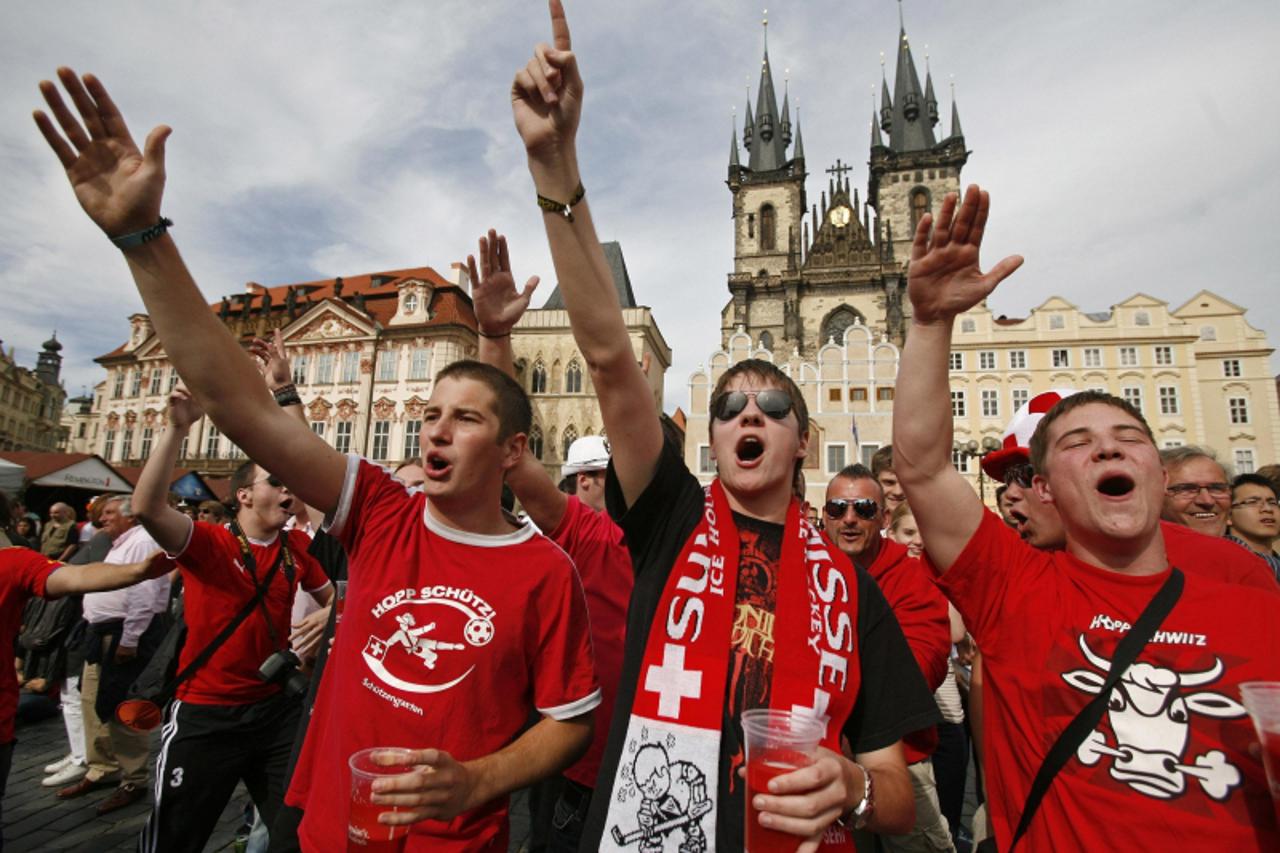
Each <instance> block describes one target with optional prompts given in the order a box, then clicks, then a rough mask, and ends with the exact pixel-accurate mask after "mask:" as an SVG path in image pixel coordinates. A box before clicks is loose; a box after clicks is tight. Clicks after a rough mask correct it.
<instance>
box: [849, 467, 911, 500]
mask: <svg viewBox="0 0 1280 853" xmlns="http://www.w3.org/2000/svg"><path fill="white" fill-rule="evenodd" d="M836 480H870V481H871V482H873V483H875V484H876V489H877V490H878V491H879V492H880V502H881V503H884V488H883V487H881V485H880V481H879V480H877V479H876V478H875V475H874V474H872V473H871V469H870V468H868V467H867V466H866V465H863V464H862V463H861V462H854V463H853V464H852V465H846V466H844V467H843V468H841V469H840V473H838V474H836V475H835V476H834V477H832V478H831V482H833V483H834V482H835V481H836ZM904 503H905V501H904ZM881 509H883V507H881Z"/></svg>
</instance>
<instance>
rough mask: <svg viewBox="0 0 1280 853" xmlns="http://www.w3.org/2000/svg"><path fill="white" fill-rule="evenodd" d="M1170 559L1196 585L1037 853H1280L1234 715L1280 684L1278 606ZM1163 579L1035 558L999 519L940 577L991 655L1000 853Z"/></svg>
mask: <svg viewBox="0 0 1280 853" xmlns="http://www.w3.org/2000/svg"><path fill="white" fill-rule="evenodd" d="M1227 544H1230V543H1227ZM1170 552H1171V553H1170V559H1171V560H1172V561H1173V563H1174V564H1175V565H1177V566H1178V567H1179V568H1181V569H1182V570H1183V572H1184V574H1185V575H1186V586H1185V588H1184V590H1183V593H1182V596H1181V597H1180V598H1179V600H1178V603H1177V604H1176V605H1175V606H1174V608H1173V611H1172V612H1171V613H1170V614H1169V616H1168V617H1167V618H1166V619H1165V620H1164V623H1163V624H1162V625H1161V627H1160V629H1159V631H1157V633H1156V636H1155V638H1154V639H1153V640H1152V642H1150V643H1148V644H1147V647H1146V648H1145V649H1144V650H1143V651H1142V653H1141V654H1140V655H1139V657H1138V662H1137V663H1135V664H1134V665H1133V666H1132V667H1130V669H1129V670H1128V672H1127V673H1126V675H1125V677H1124V680H1122V681H1121V682H1120V684H1119V685H1118V686H1117V688H1116V689H1115V690H1114V691H1113V692H1112V698H1111V708H1110V710H1109V711H1108V712H1107V715H1106V716H1104V717H1103V719H1102V722H1101V723H1100V724H1099V727H1098V729H1097V730H1095V732H1094V733H1093V734H1092V735H1090V737H1089V738H1088V739H1086V740H1085V742H1084V743H1083V744H1082V745H1081V747H1080V748H1079V749H1078V750H1077V751H1076V755H1075V757H1073V758H1072V759H1071V760H1070V761H1068V762H1067V764H1066V766H1065V767H1064V768H1063V769H1062V771H1061V772H1060V773H1059V774H1058V776H1057V777H1056V778H1055V779H1054V782H1053V785H1052V787H1050V789H1049V792H1048V794H1047V795H1046V796H1045V799H1044V801H1043V802H1042V803H1041V805H1040V810H1039V811H1038V812H1037V813H1036V815H1035V818H1034V819H1033V820H1032V822H1031V828H1030V830H1029V831H1028V833H1027V837H1026V838H1025V839H1024V842H1025V843H1024V844H1023V845H1022V846H1024V847H1025V848H1026V849H1028V850H1051V849H1063V850H1252V849H1266V850H1275V849H1280V832H1278V831H1277V828H1276V822H1275V811H1274V808H1273V806H1272V803H1271V799H1270V796H1269V795H1268V793H1267V784H1266V778H1265V776H1264V773H1263V769H1262V764H1261V762H1260V761H1259V760H1258V759H1256V758H1253V757H1251V756H1250V755H1249V751H1248V750H1249V746H1250V744H1251V743H1253V742H1255V741H1256V736H1255V734H1254V730H1253V726H1252V724H1251V723H1250V721H1249V718H1248V716H1247V715H1246V713H1245V711H1244V708H1243V707H1242V706H1241V705H1240V704H1239V698H1240V690H1239V685H1240V684H1241V682H1245V681H1276V680H1280V655H1277V654H1276V651H1275V650H1276V649H1277V648H1280V595H1272V594H1268V593H1260V592H1258V591H1256V590H1253V589H1249V588H1246V587H1244V586H1242V585H1240V584H1229V583H1223V582H1220V581H1217V580H1213V579H1211V578H1210V576H1209V575H1210V574H1214V573H1221V572H1224V571H1233V570H1231V569H1230V568H1229V567H1225V566H1203V565H1196V564H1194V563H1192V562H1187V561H1186V560H1185V559H1183V557H1184V556H1185V555H1178V554H1176V553H1174V549H1173V548H1170ZM1223 556H1224V559H1228V557H1227V555H1226V554H1225V553H1224V555H1223ZM1244 556H1245V557H1248V555H1247V554H1246V555H1244ZM1167 577H1168V573H1167V572H1161V573H1160V574H1157V575H1145V576H1132V575H1122V574H1119V573H1117V572H1112V571H1108V570H1106V569H1101V568H1097V567H1095V566H1091V565H1088V564H1086V563H1084V562H1082V561H1080V560H1078V559H1076V558H1075V557H1073V556H1072V555H1070V554H1069V553H1067V552H1065V551H1052V552H1045V551H1039V550H1037V549H1035V548H1032V547H1031V546H1030V545H1027V544H1026V543H1024V542H1022V540H1020V539H1019V538H1018V535H1017V534H1016V533H1015V532H1014V531H1013V530H1011V529H1010V528H1009V527H1007V526H1006V525H1005V524H1004V523H1003V522H1001V521H1000V519H999V517H998V516H996V515H994V514H993V513H990V512H987V513H984V514H983V521H982V524H981V526H980V527H979V529H978V531H977V532H976V533H975V534H974V536H973V538H972V539H971V540H970V541H969V543H968V545H966V546H965V549H964V552H963V553H962V554H961V555H960V557H959V558H958V559H957V560H956V562H955V564H954V565H953V566H952V567H951V569H950V570H948V571H947V573H946V574H945V575H943V576H942V579H941V585H942V587H943V589H944V590H945V591H946V592H947V594H948V596H949V597H950V599H951V601H952V602H953V603H954V604H955V606H956V608H957V609H958V610H959V611H960V614H961V616H963V617H964V621H965V625H966V626H968V628H969V630H970V631H971V632H972V633H973V636H974V638H975V639H976V640H977V643H978V646H979V647H980V648H981V649H982V655H983V661H982V672H983V681H984V687H983V704H984V707H985V709H986V710H985V731H984V742H985V743H986V744H987V747H986V756H985V758H986V772H987V783H988V792H989V796H990V799H991V819H992V823H993V824H994V827H995V834H996V838H997V839H999V840H1000V842H1001V843H1002V844H1008V842H1009V841H1010V840H1011V839H1012V837H1013V833H1014V829H1015V828H1016V826H1017V822H1018V818H1019V817H1020V815H1021V812H1022V807H1023V805H1024V803H1025V802H1026V796H1027V791H1028V790H1029V789H1030V787H1031V780H1032V778H1033V777H1034V775H1035V772H1036V770H1037V769H1038V768H1039V767H1040V764H1041V762H1042V760H1043V758H1044V755H1045V753H1046V752H1047V751H1048V749H1049V747H1050V745H1051V744H1052V743H1053V741H1054V739H1055V738H1056V737H1057V736H1058V734H1059V733H1060V732H1061V731H1062V729H1063V728H1065V727H1066V724H1067V723H1068V722H1069V721H1070V720H1071V719H1072V718H1073V717H1074V716H1075V715H1076V714H1077V713H1078V712H1079V710H1080V709H1081V708H1082V707H1084V705H1085V703H1086V702H1088V701H1089V700H1090V699H1091V698H1092V697H1093V696H1094V695H1096V693H1097V691H1098V688H1099V686H1100V685H1101V683H1102V680H1103V678H1104V677H1105V672H1104V671H1103V668H1104V667H1105V666H1106V665H1107V662H1108V661H1109V660H1110V658H1111V656H1112V654H1113V653H1114V652H1115V648H1116V645H1117V643H1118V642H1119V640H1120V638H1121V637H1122V636H1123V635H1124V633H1125V631H1127V630H1128V626H1129V625H1131V624H1132V623H1133V622H1134V621H1135V620H1136V619H1137V618H1138V616H1139V614H1141V612H1142V611H1143V609H1144V608H1145V607H1146V605H1147V604H1148V602H1150V600H1151V598H1152V596H1154V595H1155V593H1156V591H1157V590H1158V589H1159V588H1160V586H1161V584H1163V583H1164V581H1165V580H1166V579H1167Z"/></svg>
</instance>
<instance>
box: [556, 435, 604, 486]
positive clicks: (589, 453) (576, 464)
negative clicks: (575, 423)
mask: <svg viewBox="0 0 1280 853" xmlns="http://www.w3.org/2000/svg"><path fill="white" fill-rule="evenodd" d="M608 467H609V445H607V444H605V442H604V439H603V438H601V437H600V436H598V435H584V436H583V437H582V438H579V439H576V440H575V441H574V442H573V444H571V445H569V455H568V458H566V459H565V462H564V465H563V466H561V468H560V476H561V477H568V476H569V475H570V474H581V473H582V472H584V471H603V470H604V469H605V468H608Z"/></svg>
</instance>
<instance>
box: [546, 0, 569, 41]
mask: <svg viewBox="0 0 1280 853" xmlns="http://www.w3.org/2000/svg"><path fill="white" fill-rule="evenodd" d="M551 40H552V41H553V42H554V44H555V46H556V49H557V50H569V49H570V48H571V47H573V43H572V40H571V39H570V38H569V20H568V18H566V17H565V14H564V3H562V2H560V0H551Z"/></svg>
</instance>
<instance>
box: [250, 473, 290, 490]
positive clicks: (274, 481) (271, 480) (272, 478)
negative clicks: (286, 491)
mask: <svg viewBox="0 0 1280 853" xmlns="http://www.w3.org/2000/svg"><path fill="white" fill-rule="evenodd" d="M259 483H266V484H267V485H268V486H270V487H271V488H273V489H282V488H284V483H282V482H280V478H279V477H277V476H276V475H275V474H268V475H267V476H265V477H263V478H262V479H260V480H254V481H253V482H252V483H250V484H249V485H250V486H256V485H258V484H259Z"/></svg>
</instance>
